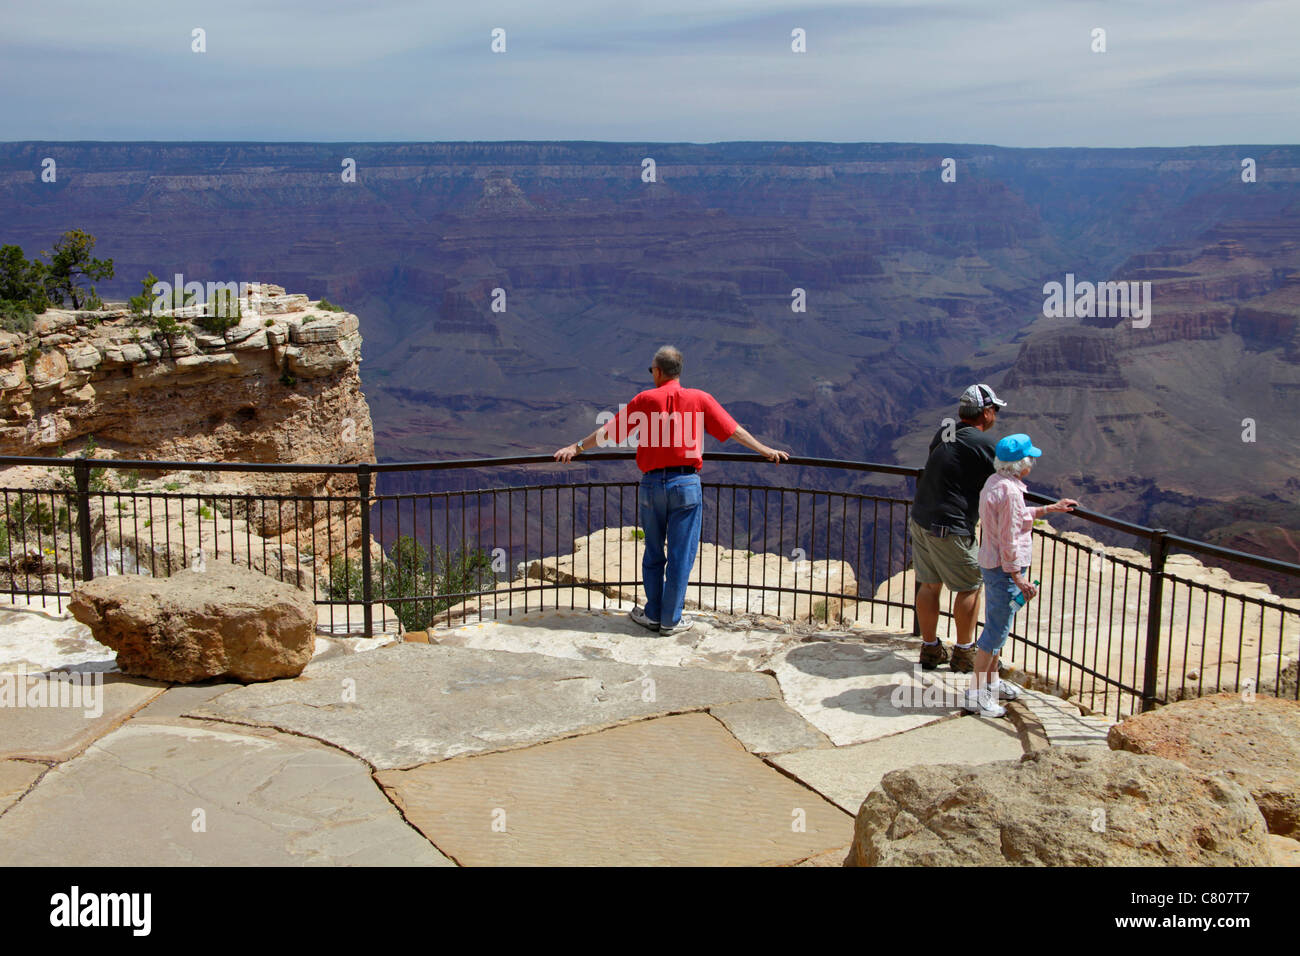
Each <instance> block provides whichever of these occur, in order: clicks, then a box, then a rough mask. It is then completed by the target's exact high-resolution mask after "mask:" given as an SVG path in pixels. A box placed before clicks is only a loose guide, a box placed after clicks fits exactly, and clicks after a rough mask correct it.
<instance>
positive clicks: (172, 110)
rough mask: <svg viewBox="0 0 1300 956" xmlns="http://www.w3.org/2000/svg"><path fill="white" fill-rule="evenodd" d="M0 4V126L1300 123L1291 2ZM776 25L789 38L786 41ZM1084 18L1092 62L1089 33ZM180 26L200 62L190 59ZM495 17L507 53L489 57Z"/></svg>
mask: <svg viewBox="0 0 1300 956" xmlns="http://www.w3.org/2000/svg"><path fill="white" fill-rule="evenodd" d="M5 18H6V23H5V27H6V29H5V32H4V33H3V35H0V82H3V83H4V84H5V88H6V89H8V90H10V91H11V95H10V96H9V97H8V99H7V102H6V113H7V117H6V118H7V122H6V127H5V136H6V138H7V139H86V138H99V139H160V138H161V139H235V138H239V139H263V140H331V141H337V140H352V141H360V140H369V139H383V140H460V139H559V138H566V139H595V140H611V139H618V140H632V141H710V142H711V141H718V140H723V139H744V140H820V141H847V142H861V141H864V140H873V141H911V140H917V139H921V140H925V141H931V142H957V141H969V142H981V143H1000V144H1003V145H1010V146H1050V145H1134V146H1135V145H1182V144H1187V143H1191V142H1205V143H1209V142H1223V143H1226V142H1233V141H1242V139H1245V140H1246V141H1253V142H1287V141H1290V142H1296V141H1297V134H1298V133H1300V120H1298V118H1297V111H1295V110H1294V108H1289V107H1288V104H1287V103H1286V99H1287V98H1288V97H1289V98H1290V99H1291V101H1292V103H1294V92H1295V90H1296V86H1297V84H1298V83H1300V69H1298V68H1297V66H1296V60H1295V56H1294V39H1293V38H1294V37H1295V36H1296V33H1297V30H1296V27H1297V26H1298V25H1300V10H1297V9H1295V8H1294V7H1293V5H1291V4H1289V3H1287V2H1285V0H1238V2H1235V3H1233V4H1223V3H1220V2H1218V0H1179V2H1176V3H1175V2H1171V0H1133V2H1131V3H1126V4H1124V5H1122V6H1117V5H1115V4H1110V3H1099V2H1091V0H1078V2H1069V3H1053V4H1044V3H1041V2H1039V0H1003V2H997V3H986V2H975V0H932V2H928V3H909V2H905V0H890V2H865V3H842V4H837V3H827V2H808V3H799V2H792V0H779V2H778V0H662V2H654V3H634V2H629V3H622V4H619V5H615V6H611V5H610V4H609V3H608V2H607V0H599V2H597V0H551V2H547V3H545V4H539V3H536V2H535V0H507V2H495V3H494V2H486V3H479V4H470V5H461V4H453V3H451V2H449V0H447V2H442V3H437V4H429V3H428V2H427V0H374V2H360V0H347V2H343V0H285V2H280V3H277V4H273V5H272V4H267V3H265V0H226V2H224V3H222V4H211V3H207V2H203V3H200V2H193V0H175V2H172V3H168V4H166V5H158V4H155V3H152V2H150V3H146V2H144V0H118V2H115V3H113V4H104V3H102V2H101V0H75V2H61V3H60V2H55V3H53V4H45V5H40V6H36V5H30V6H24V7H19V8H15V9H13V10H12V11H7V12H6V14H5ZM70 24H75V25H76V26H75V29H70V28H69V25H70ZM796 26H798V27H802V28H804V29H805V30H807V35H808V52H807V53H805V54H795V53H792V52H791V51H790V30H791V29H793V28H794V27H796ZM1098 26H1100V27H1103V28H1104V29H1105V30H1106V31H1107V45H1108V50H1107V52H1106V53H1104V54H1097V53H1093V52H1092V51H1091V49H1090V43H1091V31H1092V29H1093V28H1094V27H1098ZM195 27H202V28H203V29H204V30H206V32H207V46H208V51H207V52H206V53H202V54H197V53H193V52H191V50H190V33H191V30H192V29H193V28H195ZM494 27H503V28H505V29H506V31H507V43H508V52H507V53H505V54H500V55H498V54H493V53H492V52H491V51H490V49H489V43H490V39H491V37H490V32H491V30H492V29H493V28H494ZM1198 103H1201V104H1203V105H1204V110H1203V111H1202V112H1201V113H1198V112H1197V104H1198ZM1234 104H1235V107H1236V108H1235V109H1234V108H1233V105H1234ZM1084 127H1086V132H1083V133H1082V134H1081V133H1080V130H1081V129H1083V128H1084ZM1243 134H1244V135H1243ZM1152 137H1159V138H1156V139H1153V138H1152ZM1081 140H1082V141H1081Z"/></svg>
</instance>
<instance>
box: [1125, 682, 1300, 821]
mask: <svg viewBox="0 0 1300 956" xmlns="http://www.w3.org/2000/svg"><path fill="white" fill-rule="evenodd" d="M1107 742H1108V743H1109V744H1110V746H1111V747H1112V748H1114V749H1116V750H1128V751H1132V752H1133V753H1140V754H1155V755H1156V756H1157V757H1167V758H1168V759H1170V760H1177V761H1178V762H1179V763H1181V764H1186V765H1187V766H1189V767H1193V768H1195V769H1197V770H1206V771H1216V770H1217V771H1219V772H1221V773H1223V774H1224V775H1225V776H1226V777H1228V778H1229V779H1231V780H1233V781H1235V782H1236V783H1239V784H1240V785H1241V786H1243V787H1245V788H1246V789H1247V790H1249V791H1250V793H1251V796H1253V797H1254V798H1255V802H1256V803H1257V804H1259V809H1260V811H1261V812H1263V814H1264V821H1265V822H1266V823H1267V824H1268V829H1269V832H1270V833H1276V834H1280V835H1281V836H1287V837H1291V838H1292V839H1296V840H1300V702H1297V701H1294V700H1279V699H1278V698H1276V697H1267V696H1265V695H1263V694H1257V695H1254V696H1253V697H1252V698H1251V699H1250V700H1246V699H1243V697H1242V695H1240V694H1215V695H1214V696H1213V697H1201V698H1199V699H1197V700H1184V701H1179V702H1178V703H1176V704H1170V705H1169V706H1167V707H1161V708H1159V709H1157V710H1153V711H1150V712H1148V713H1145V714H1140V715H1138V716H1136V717H1130V718H1129V719H1128V720H1125V721H1123V722H1122V723H1118V724H1116V725H1115V726H1114V727H1112V728H1111V729H1110V736H1109V738H1108V740H1107Z"/></svg>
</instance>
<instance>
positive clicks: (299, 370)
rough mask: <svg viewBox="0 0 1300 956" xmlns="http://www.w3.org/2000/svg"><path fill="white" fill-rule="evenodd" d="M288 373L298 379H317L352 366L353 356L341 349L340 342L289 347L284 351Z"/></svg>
mask: <svg viewBox="0 0 1300 956" xmlns="http://www.w3.org/2000/svg"><path fill="white" fill-rule="evenodd" d="M286 354H287V357H288V360H289V371H291V372H292V373H293V374H294V375H296V376H298V377H299V378H319V377H320V376H323V375H333V374H335V373H336V372H340V371H342V370H343V369H345V368H347V367H348V366H349V365H351V364H352V361H353V356H352V354H351V353H350V352H348V351H347V350H346V349H344V348H343V343H342V342H329V343H325V344H321V345H304V346H302V347H301V348H296V347H294V346H292V345H291V346H289V347H288V349H286Z"/></svg>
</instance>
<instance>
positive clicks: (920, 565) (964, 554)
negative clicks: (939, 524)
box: [907, 518, 984, 591]
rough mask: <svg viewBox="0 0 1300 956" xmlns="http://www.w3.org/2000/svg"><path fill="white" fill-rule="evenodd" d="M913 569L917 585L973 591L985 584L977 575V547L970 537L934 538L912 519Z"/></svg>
mask: <svg viewBox="0 0 1300 956" xmlns="http://www.w3.org/2000/svg"><path fill="white" fill-rule="evenodd" d="M907 525H908V529H909V530H910V531H911V533H912V567H913V568H915V569H916V580H917V583H919V584H939V583H942V584H943V585H944V587H946V588H948V589H949V590H950V591H974V590H976V589H977V588H979V586H980V585H981V584H983V583H984V578H983V575H981V574H980V562H979V546H978V545H977V544H976V543H975V539H974V538H973V537H970V538H964V537H960V536H958V535H948V536H947V537H943V538H937V537H935V536H934V535H932V534H931V533H930V532H929V531H926V530H925V529H924V528H922V527H921V526H920V525H919V524H917V523H916V522H915V521H913V520H912V519H910V518H909V519H908V521H907Z"/></svg>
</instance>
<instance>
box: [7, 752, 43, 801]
mask: <svg viewBox="0 0 1300 956" xmlns="http://www.w3.org/2000/svg"><path fill="white" fill-rule="evenodd" d="M45 770H46V767H45V764H40V763H30V762H28V761H26V760H0V813H4V812H5V811H6V810H8V809H9V808H10V807H11V806H13V804H15V803H16V802H17V801H18V798H19V797H21V796H22V795H23V794H24V793H26V792H27V788H28V787H30V786H31V785H32V784H33V783H35V782H36V778H37V777H39V776H40V775H41V774H42V773H44V772H45Z"/></svg>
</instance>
